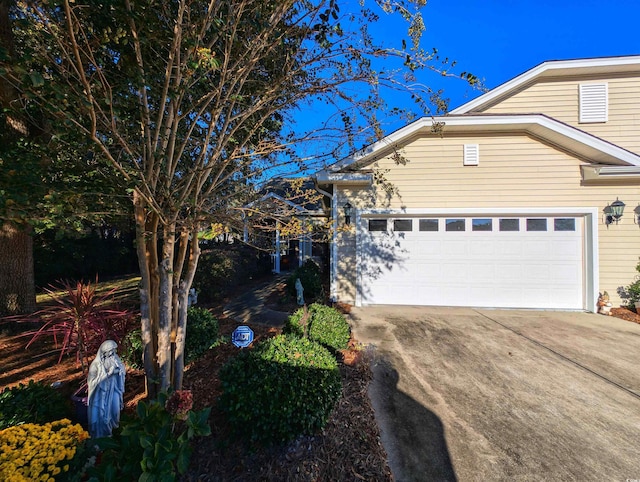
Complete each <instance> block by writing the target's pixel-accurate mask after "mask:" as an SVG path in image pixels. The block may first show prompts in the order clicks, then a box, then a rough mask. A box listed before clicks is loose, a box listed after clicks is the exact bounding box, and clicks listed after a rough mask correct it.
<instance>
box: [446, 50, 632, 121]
mask: <svg viewBox="0 0 640 482" xmlns="http://www.w3.org/2000/svg"><path fill="white" fill-rule="evenodd" d="M634 66H635V67H636V68H637V69H640V56H628V57H608V58H594V59H577V60H551V61H547V62H543V63H541V64H539V65H537V66H535V67H534V68H532V69H531V70H527V71H526V72H524V73H522V74H520V75H518V76H517V77H514V78H513V79H511V80H509V81H507V82H505V83H504V84H501V85H499V86H498V87H496V88H494V89H492V90H490V91H489V92H487V93H486V94H483V95H481V96H479V97H477V98H476V99H474V100H472V101H469V102H467V103H466V104H463V105H461V106H460V107H457V108H455V109H453V110H452V111H450V112H449V114H451V115H458V114H466V113H470V112H471V111H473V110H476V109H478V108H481V107H482V106H484V105H486V104H490V103H491V102H493V101H495V100H496V99H499V98H501V97H506V96H507V95H508V94H509V93H510V92H512V91H515V90H517V89H520V88H521V87H522V86H524V85H526V84H528V83H529V82H532V81H534V80H535V79H539V78H542V77H551V76H562V75H579V74H580V71H584V72H585V73H591V72H587V70H589V69H591V70H593V69H601V70H602V71H603V73H604V72H611V73H615V72H616V71H617V70H621V71H625V70H628V69H629V67H634Z"/></svg>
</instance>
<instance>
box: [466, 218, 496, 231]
mask: <svg viewBox="0 0 640 482" xmlns="http://www.w3.org/2000/svg"><path fill="white" fill-rule="evenodd" d="M471 230H472V231H493V221H492V220H491V219H472V220H471Z"/></svg>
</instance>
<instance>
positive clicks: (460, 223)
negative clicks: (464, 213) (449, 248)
mask: <svg viewBox="0 0 640 482" xmlns="http://www.w3.org/2000/svg"><path fill="white" fill-rule="evenodd" d="M444 224H445V229H446V230H447V231H464V219H447V220H445V223H444Z"/></svg>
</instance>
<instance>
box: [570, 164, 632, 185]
mask: <svg viewBox="0 0 640 482" xmlns="http://www.w3.org/2000/svg"><path fill="white" fill-rule="evenodd" d="M581 169H582V179H583V181H585V182H598V181H602V182H607V181H626V182H629V181H635V183H634V184H637V183H638V182H640V167H638V166H581Z"/></svg>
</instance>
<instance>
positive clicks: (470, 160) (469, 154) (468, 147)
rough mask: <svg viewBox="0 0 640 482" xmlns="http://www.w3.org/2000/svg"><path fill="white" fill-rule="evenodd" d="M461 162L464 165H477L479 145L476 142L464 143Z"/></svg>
mask: <svg viewBox="0 0 640 482" xmlns="http://www.w3.org/2000/svg"><path fill="white" fill-rule="evenodd" d="M462 164H463V165H465V166H477V165H478V164H480V146H479V145H478V144H465V145H464V159H463V161H462Z"/></svg>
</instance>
